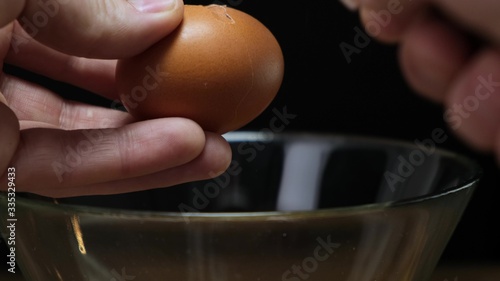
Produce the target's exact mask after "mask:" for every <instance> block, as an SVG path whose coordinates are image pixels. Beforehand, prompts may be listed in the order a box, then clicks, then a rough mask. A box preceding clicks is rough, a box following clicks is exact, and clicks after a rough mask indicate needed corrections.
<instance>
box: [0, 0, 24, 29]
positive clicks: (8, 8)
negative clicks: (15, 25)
mask: <svg viewBox="0 0 500 281" xmlns="http://www.w3.org/2000/svg"><path fill="white" fill-rule="evenodd" d="M25 3H26V0H15V1H12V0H10V1H9V0H0V28H1V27H3V26H5V25H6V24H8V23H9V22H11V21H13V20H15V19H16V18H17V16H19V14H20V13H21V11H22V10H23V8H24V4H25Z"/></svg>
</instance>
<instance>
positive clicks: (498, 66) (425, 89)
mask: <svg viewBox="0 0 500 281" xmlns="http://www.w3.org/2000/svg"><path fill="white" fill-rule="evenodd" d="M356 2H359V3H358V8H359V14H360V17H361V20H362V22H363V24H365V25H366V24H368V23H369V22H371V21H373V20H376V15H377V14H381V13H383V12H384V11H388V7H389V6H390V5H396V4H397V5H398V7H399V8H400V10H401V9H402V10H401V11H400V12H398V13H392V14H391V17H390V20H388V21H386V22H387V23H386V24H384V25H383V26H381V29H380V32H378V34H374V36H375V38H376V39H378V40H380V41H381V42H385V43H388V44H394V43H395V44H399V46H400V48H399V50H400V52H399V60H400V64H401V69H402V71H403V73H404V75H405V77H406V79H407V81H408V83H409V84H410V85H411V86H412V87H413V88H414V89H415V91H416V92H418V93H419V94H422V95H423V96H425V97H427V98H429V99H430V100H433V101H435V102H438V103H443V104H444V106H445V114H444V116H445V119H446V120H447V121H448V122H449V124H450V126H451V128H452V129H453V130H454V132H456V134H457V135H459V136H460V137H462V138H463V140H464V141H465V142H466V143H468V144H470V145H471V147H473V148H475V149H477V150H478V151H481V152H487V153H489V152H496V155H497V156H498V157H497V158H498V159H500V83H499V82H500V46H499V45H500V17H498V11H500V2H499V1H495V0H477V1H469V0H422V1H411V0H400V1H396V0H359V1H356ZM485 81H489V83H486V84H485V83H484V82H485Z"/></svg>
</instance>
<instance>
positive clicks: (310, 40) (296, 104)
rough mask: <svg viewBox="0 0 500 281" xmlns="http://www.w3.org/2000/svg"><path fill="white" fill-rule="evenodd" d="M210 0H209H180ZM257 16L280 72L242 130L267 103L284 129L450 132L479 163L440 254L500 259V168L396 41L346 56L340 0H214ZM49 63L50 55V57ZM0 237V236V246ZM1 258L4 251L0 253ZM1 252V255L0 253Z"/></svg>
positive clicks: (352, 20) (256, 125) (350, 24)
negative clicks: (274, 45)
mask: <svg viewBox="0 0 500 281" xmlns="http://www.w3.org/2000/svg"><path fill="white" fill-rule="evenodd" d="M185 2H186V3H187V4H210V3H213V1H185ZM217 3H223V4H227V5H228V6H232V7H234V8H237V9H240V10H243V11H246V12H248V13H249V14H251V15H253V16H254V17H256V18H257V19H259V20H261V21H262V22H263V23H264V24H265V25H266V26H268V28H269V29H270V30H271V31H272V32H273V33H274V34H275V36H276V38H277V39H278V41H279V42H280V44H281V47H282V49H283V53H284V56H285V66H286V70H285V78H284V81H283V85H282V88H281V90H280V92H279V93H278V96H277V97H276V99H275V100H274V101H273V103H272V104H271V106H270V107H269V108H268V110H266V111H265V112H264V113H263V114H262V115H260V116H259V117H258V118H257V119H255V120H254V121H253V122H252V123H250V124H248V125H247V126H246V127H244V128H242V130H246V129H255V130H259V129H262V128H267V127H268V126H269V121H270V120H271V118H272V117H273V116H274V115H273V113H272V109H274V108H277V109H282V108H283V107H285V106H286V108H287V111H288V112H289V113H293V114H296V115H297V117H296V118H295V119H293V120H292V121H291V123H290V124H289V125H288V126H287V127H286V130H288V131H305V130H307V131H316V132H332V133H347V134H355V135H368V136H380V137H390V138H396V139H401V140H409V141H414V140H416V139H419V140H423V139H426V138H429V137H431V132H432V130H433V129H435V128H442V129H444V130H445V131H446V133H447V135H448V136H449V138H448V140H447V141H446V142H445V143H442V144H440V147H442V148H446V149H451V150H454V151H457V152H460V153H463V154H466V155H468V156H470V157H472V158H473V159H475V160H477V161H478V162H479V164H480V165H481V166H482V167H483V169H484V178H483V181H482V182H481V185H480V187H479V188H478V189H477V191H476V192H475V194H474V195H473V198H472V201H471V202H470V205H469V207H468V208H467V210H466V212H465V214H464V216H463V219H462V221H461V222H460V224H459V226H458V228H457V230H456V232H455V234H454V235H453V237H452V239H451V241H450V243H449V244H448V247H447V248H446V250H445V253H444V255H443V259H442V260H443V262H462V261H463V262H486V261H495V262H498V261H500V254H499V252H500V242H499V239H498V234H497V233H496V232H495V231H494V230H493V229H492V226H493V225H495V224H496V223H497V222H498V217H497V216H498V214H500V211H498V210H496V209H494V206H495V203H496V201H497V198H499V197H500V196H499V195H500V189H499V188H498V186H499V185H500V184H499V183H500V170H499V168H498V166H497V165H496V162H495V159H494V157H493V156H492V155H488V154H480V153H477V152H475V151H473V150H471V149H470V148H469V147H467V146H466V145H464V143H463V142H462V141H461V140H460V139H457V138H456V137H455V136H454V133H453V132H452V131H450V130H449V129H448V127H447V125H446V124H445V123H444V121H443V117H442V113H443V109H442V107H441V106H440V105H437V104H433V103H431V102H429V101H428V100H426V99H423V98H421V97H419V96H418V95H417V94H415V93H414V92H413V91H412V90H411V89H410V88H409V87H408V85H407V84H406V82H405V80H404V79H403V77H402V75H401V73H400V69H399V66H398V62H397V46H387V45H381V44H379V43H377V42H376V41H373V40H372V41H371V42H369V44H367V46H364V48H361V49H360V52H359V54H353V55H352V56H351V59H352V61H351V62H350V63H348V62H347V60H346V57H345V56H344V54H343V53H342V51H341V49H340V47H339V45H340V44H341V43H342V42H345V43H347V44H350V45H353V46H355V42H354V37H355V35H356V31H355V28H356V27H358V28H361V29H362V25H361V23H360V22H359V19H358V15H357V14H356V13H352V12H349V11H348V10H346V9H345V8H344V7H343V6H341V5H340V4H339V3H338V1H332V0H314V1H260V0H240V1H234V0H233V1H218V2H217ZM47 63H50V62H47ZM5 71H6V72H9V73H12V74H16V75H20V76H23V77H27V78H29V79H32V80H35V81H37V82H39V83H42V84H45V85H46V86H47V87H49V88H52V89H54V90H55V91H57V92H59V93H61V94H62V95H65V96H66V97H67V98H70V99H76V100H85V101H87V102H90V103H95V104H99V105H103V106H110V105H111V102H110V101H107V100H104V99H102V98H99V97H96V96H94V95H92V94H91V93H86V92H85V91H82V90H79V89H75V88H72V87H71V86H70V85H65V84H60V83H57V82H55V81H51V80H48V79H45V78H43V77H39V76H36V75H33V74H30V73H25V72H23V71H20V70H18V69H15V68H13V67H10V66H6V67H5ZM4 246H5V244H3V243H0V249H1V250H0V252H1V251H2V250H4V249H3V248H4ZM0 256H2V257H3V258H4V257H5V256H6V254H3V253H1V254H0ZM0 260H2V259H0Z"/></svg>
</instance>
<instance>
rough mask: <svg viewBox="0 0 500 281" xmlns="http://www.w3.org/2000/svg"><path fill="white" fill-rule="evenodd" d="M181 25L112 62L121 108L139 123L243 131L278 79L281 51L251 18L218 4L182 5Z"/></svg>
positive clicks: (274, 91) (272, 92) (272, 94)
mask: <svg viewBox="0 0 500 281" xmlns="http://www.w3.org/2000/svg"><path fill="white" fill-rule="evenodd" d="M184 12H185V14H184V19H183V21H182V23H181V24H180V26H179V27H178V28H177V29H176V30H175V31H174V32H173V33H171V34H170V35H168V36H167V37H165V38H164V39H162V40H160V41H159V42H158V43H156V44H155V45H153V46H152V47H150V48H149V49H148V50H146V51H145V52H143V53H141V54H139V55H137V56H135V57H132V58H127V59H122V60H120V61H119V62H118V66H117V70H116V79H117V84H118V90H119V91H120V97H121V101H122V103H123V104H124V106H125V107H126V108H127V110H128V111H129V112H130V113H131V114H132V115H133V116H134V117H136V118H138V119H152V118H159V117H186V118H189V119H192V120H194V121H195V122H197V123H198V124H200V125H201V127H202V128H204V129H205V130H207V131H212V132H217V133H225V132H228V131H232V130H236V129H239V128H241V127H242V126H244V125H246V124H248V123H249V122H250V121H252V120H253V119H255V118H256V117H257V116H258V115H260V114H261V113H262V111H264V109H265V108H266V107H268V106H269V104H270V103H271V101H272V100H273V99H274V97H275V96H276V94H277V92H278V90H279V88H280V86H281V82H282V79H283V72H284V64H283V54H282V52H281V48H280V46H279V44H278V42H277V40H276V38H275V37H274V36H273V34H272V33H271V32H270V31H269V30H268V29H267V28H266V27H265V26H264V25H263V24H262V23H261V22H259V21H258V20H257V19H255V18H254V17H252V16H250V15H248V14H246V13H244V12H242V11H239V10H237V9H233V8H229V7H226V6H221V5H209V6H202V5H185V9H184Z"/></svg>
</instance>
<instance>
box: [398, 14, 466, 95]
mask: <svg viewBox="0 0 500 281" xmlns="http://www.w3.org/2000/svg"><path fill="white" fill-rule="evenodd" d="M471 50H472V48H471V46H470V45H469V43H468V41H467V38H466V37H464V35H463V34H462V33H461V32H459V31H457V30H456V29H455V28H453V27H451V26H449V25H448V24H447V23H446V22H444V21H442V20H440V19H438V18H436V17H434V16H429V17H426V18H425V19H421V20H419V21H418V22H417V23H415V24H413V25H412V26H411V27H410V28H409V29H408V30H407V31H406V33H405V35H404V37H403V38H402V41H401V46H400V50H399V61H400V64H401V68H402V70H403V73H404V75H405V77H406V81H408V83H409V84H410V85H411V86H412V87H413V89H415V90H416V91H417V92H418V93H421V94H423V95H424V96H426V97H428V98H430V99H431V100H434V101H436V102H442V101H443V99H444V97H445V95H446V91H447V89H448V87H449V85H450V83H451V82H452V81H453V79H454V77H455V76H456V75H457V74H458V72H459V71H460V69H461V68H462V66H463V65H464V64H465V63H466V62H467V60H468V58H469V56H470V53H471Z"/></svg>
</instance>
